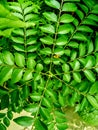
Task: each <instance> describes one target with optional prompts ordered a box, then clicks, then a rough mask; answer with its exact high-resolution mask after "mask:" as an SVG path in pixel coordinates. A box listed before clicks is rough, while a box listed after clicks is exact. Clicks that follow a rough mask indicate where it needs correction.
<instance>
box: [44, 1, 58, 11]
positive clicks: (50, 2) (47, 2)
mask: <svg viewBox="0 0 98 130" xmlns="http://www.w3.org/2000/svg"><path fill="white" fill-rule="evenodd" d="M45 3H46V4H47V5H48V6H50V7H53V8H55V9H59V8H60V3H59V2H58V1H56V0H45Z"/></svg>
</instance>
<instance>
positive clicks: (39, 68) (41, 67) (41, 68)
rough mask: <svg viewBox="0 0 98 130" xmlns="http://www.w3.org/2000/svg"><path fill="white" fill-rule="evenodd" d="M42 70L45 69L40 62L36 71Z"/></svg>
mask: <svg viewBox="0 0 98 130" xmlns="http://www.w3.org/2000/svg"><path fill="white" fill-rule="evenodd" d="M42 70H43V65H42V64H40V63H39V64H37V65H36V71H37V72H40V71H42Z"/></svg>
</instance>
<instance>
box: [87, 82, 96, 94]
mask: <svg viewBox="0 0 98 130" xmlns="http://www.w3.org/2000/svg"><path fill="white" fill-rule="evenodd" d="M97 86H98V81H96V82H95V83H94V84H93V85H92V86H91V87H90V91H89V93H90V94H91V95H94V94H96V93H97V92H98V89H97Z"/></svg>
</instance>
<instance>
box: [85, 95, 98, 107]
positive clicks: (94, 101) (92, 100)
mask: <svg viewBox="0 0 98 130" xmlns="http://www.w3.org/2000/svg"><path fill="white" fill-rule="evenodd" d="M87 99H88V101H89V103H90V104H91V105H92V106H93V107H94V108H96V109H98V102H97V100H96V99H95V98H94V97H93V96H91V95H87Z"/></svg>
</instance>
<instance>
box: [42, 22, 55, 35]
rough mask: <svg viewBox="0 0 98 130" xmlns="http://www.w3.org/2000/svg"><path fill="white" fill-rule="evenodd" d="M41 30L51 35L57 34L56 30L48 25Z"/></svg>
mask: <svg viewBox="0 0 98 130" xmlns="http://www.w3.org/2000/svg"><path fill="white" fill-rule="evenodd" d="M40 29H41V31H42V32H46V33H50V34H54V33H55V28H54V26H53V25H51V24H46V25H44V26H41V27H40Z"/></svg>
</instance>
